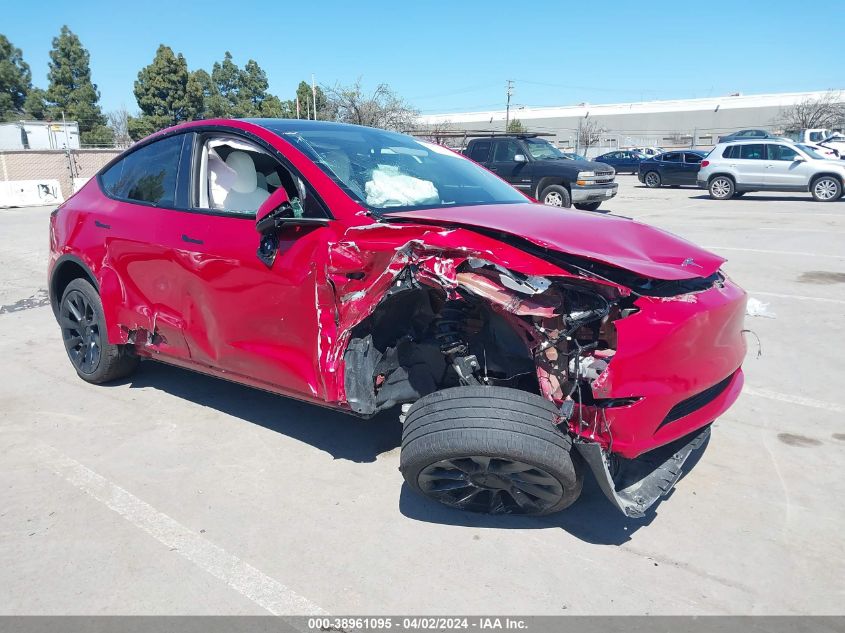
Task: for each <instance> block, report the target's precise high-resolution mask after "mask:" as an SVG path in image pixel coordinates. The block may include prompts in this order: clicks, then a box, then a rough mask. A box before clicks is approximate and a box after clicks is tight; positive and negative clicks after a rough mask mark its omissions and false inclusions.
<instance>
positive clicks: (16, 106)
mask: <svg viewBox="0 0 845 633" xmlns="http://www.w3.org/2000/svg"><path fill="white" fill-rule="evenodd" d="M31 89H32V73H31V72H30V70H29V65H28V64H27V63H26V62H25V61H24V60H23V54H22V53H21V49H19V48H15V46H14V45H13V44H12V43H11V42H10V41H9V40H8V39H7V38H6V36H5V35H3V34H0V121H11V120H14V119H18V118H20V117H21V115H22V114H23V112H24V110H25V103H26V97H27V94H28V93H29V91H30V90H31Z"/></svg>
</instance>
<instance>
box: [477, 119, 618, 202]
mask: <svg viewBox="0 0 845 633" xmlns="http://www.w3.org/2000/svg"><path fill="white" fill-rule="evenodd" d="M464 154H465V155H466V156H467V157H469V158H471V159H472V160H474V161H475V162H477V163H480V164H481V165H483V166H484V167H486V168H487V169H489V170H490V171H492V172H494V173H495V174H497V175H498V176H499V177H500V178H503V179H504V180H506V181H508V182H509V183H510V184H511V185H513V186H514V187H516V188H517V189H519V190H520V191H522V192H523V193H526V194H528V195H529V196H531V197H532V198H535V199H536V200H539V201H540V202H542V203H544V204H548V205H552V206H556V207H569V206H572V205H573V204H574V205H575V208H576V209H583V210H585V211H595V210H596V209H598V208H599V205H600V204H601V203H602V201H604V200H610V199H611V198H612V197H613V196H615V195H616V191H617V189H618V188H619V185H618V184H617V183H616V182H614V180H615V178H616V172H615V171H614V170H613V168H612V167H610V166H609V165H605V164H603V163H594V162H591V161H585V160H572V159H570V158H568V157H567V156H566V155H565V154H564V153H563V152H562V151H560V150H559V149H558V148H557V147H555V146H554V145H552V144H551V143H549V142H548V141H546V140H544V139H541V138H538V135H536V134H513V135H501V136H491V137H482V138H473V139H470V140H469V142H468V143H467V148H466V150H464Z"/></svg>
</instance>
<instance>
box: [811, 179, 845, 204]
mask: <svg viewBox="0 0 845 633" xmlns="http://www.w3.org/2000/svg"><path fill="white" fill-rule="evenodd" d="M810 194H812V196H813V200H815V201H816V202H833V201H834V200H839V198H841V197H842V183H841V182H839V180H838V179H837V178H836V177H834V176H819V177H818V178H816V179H815V180H814V181H813V182H812V183H810Z"/></svg>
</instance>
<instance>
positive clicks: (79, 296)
mask: <svg viewBox="0 0 845 633" xmlns="http://www.w3.org/2000/svg"><path fill="white" fill-rule="evenodd" d="M59 326H60V327H61V330H62V340H63V341H64V344H65V351H66V352H67V355H68V358H69V359H70V362H71V364H72V365H73V368H74V369H75V370H76V373H77V374H78V375H79V377H80V378H82V380H85V381H87V382H91V383H95V384H100V383H104V382H109V381H112V380H117V379H119V378H125V377H126V376H128V375H129V374H131V373H132V372H133V371H135V368H136V367H137V366H138V357H137V356H134V355H133V354H132V353H131V352H130V351H129V348H128V347H127V346H125V345H112V344H111V343H109V342H108V337H107V335H106V318H105V316H104V314H103V303H102V301H100V295H99V294H97V291H96V290H95V288H94V286H92V285H91V284H90V283H89V282H88V281H86V280H84V279H74V280H72V281H71V282H70V283H69V284H68V285H67V287H66V288H65V291H64V292H63V293H62V300H61V303H60V304H59Z"/></svg>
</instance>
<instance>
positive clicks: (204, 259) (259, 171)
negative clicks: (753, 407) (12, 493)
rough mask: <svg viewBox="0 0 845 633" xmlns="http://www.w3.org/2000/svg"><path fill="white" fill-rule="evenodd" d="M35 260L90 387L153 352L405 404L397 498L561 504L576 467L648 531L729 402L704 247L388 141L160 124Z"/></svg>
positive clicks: (735, 358) (309, 130)
mask: <svg viewBox="0 0 845 633" xmlns="http://www.w3.org/2000/svg"><path fill="white" fill-rule="evenodd" d="M50 244H51V258H50V266H49V289H50V296H51V300H52V305H53V308H54V311H55V314H56V317H57V319H58V321H59V324H60V327H61V331H62V337H63V340H64V344H65V347H66V349H67V352H68V356H69V358H70V360H71V362H72V363H73V366H74V367H75V369H76V371H77V373H78V374H79V376H80V377H82V378H83V379H84V380H87V381H89V382H94V383H102V382H106V381H109V380H115V379H118V378H123V377H125V376H127V375H129V374H130V373H131V372H132V371H133V370H134V369H135V367H136V366H137V364H138V361H139V359H155V360H160V361H164V362H167V363H172V364H175V365H179V366H182V367H186V368H189V369H193V370H196V371H200V372H204V373H208V374H211V375H214V376H218V377H221V378H226V379H228V380H234V381H237V382H240V383H243V384H247V385H251V386H254V387H259V388H261V389H266V390H270V391H273V392H276V393H279V394H282V395H285V396H290V397H293V398H298V399H300V400H305V401H308V402H313V403H317V404H321V405H328V406H330V407H333V408H336V409H339V410H342V411H346V412H348V413H351V414H355V415H357V416H361V417H369V416H373V415H374V414H376V413H378V412H380V411H384V410H387V409H392V408H394V407H395V408H396V409H397V413H398V414H399V415H400V416H401V419H402V421H403V424H404V430H403V439H402V452H401V458H400V464H401V466H400V468H401V471H402V474H403V475H404V477H405V480H406V481H407V483H408V485H409V486H410V487H411V488H412V489H414V490H416V491H418V492H420V493H422V494H424V495H427V496H428V497H431V498H433V499H436V500H437V501H440V502H442V503H445V504H447V505H450V506H455V507H458V508H463V509H466V510H473V511H481V512H490V513H522V514H547V513H550V512H555V511H558V510H561V509H563V508H565V507H567V506H568V505H570V504H571V503H573V502H574V501H575V499H576V498H577V497H578V495H579V494H580V492H581V487H582V482H583V476H584V472H585V471H586V470H587V469H589V470H591V471H592V472H593V474H594V475H595V476H596V477H597V479H598V482H599V484H600V486H601V488H602V490H603V491H604V493H605V494H606V495H607V497H608V498H609V499H610V500H611V502H613V503H614V504H615V505H616V506H617V507H618V508H619V509H620V510H621V511H623V512H624V513H625V514H627V515H628V516H632V517H641V516H643V515H644V513H645V512H646V511H647V510H648V508H649V507H650V506H651V505H652V504H653V503H654V502H655V501H656V500H657V499H658V498H659V497H660V496H662V495H664V494H665V493H666V492H668V491H669V490H670V489H671V488H672V486H673V485H674V483H675V482H676V480H677V479H678V477H679V476H680V474H681V466H682V465H683V463H684V461H685V460H686V459H687V457H688V456H689V455H690V453H691V452H692V451H693V450H695V449H696V448H698V447H700V446H701V445H702V444H703V442H704V441H705V440H706V439H707V437H708V435H709V427H710V424H711V422H713V420H714V419H715V418H717V417H718V416H719V415H721V414H722V413H723V412H724V411H725V410H726V409H727V408H728V407H729V406H730V405H731V404H732V403H733V402H734V400H736V398H737V396H738V395H739V392H740V389H741V388H742V382H743V376H742V370H741V368H740V365H741V363H742V360H743V357H744V354H745V343H744V340H743V335H742V329H743V315H744V312H745V299H746V298H745V293H744V292H743V291H742V290H741V289H740V288H739V287H738V286H736V285H735V284H734V283H732V282H731V281H730V280H729V279H728V278H726V276H725V275H724V273H722V272H721V271H720V266H721V264H722V263H723V260H722V259H721V258H720V257H718V256H716V255H714V254H712V253H709V252H707V251H705V250H702V249H701V248H699V247H697V246H694V245H693V244H690V243H689V242H686V241H684V240H682V239H679V238H678V237H675V236H673V235H670V234H668V233H665V232H663V231H660V230H658V229H656V228H653V227H650V226H647V225H644V224H640V223H638V222H635V221H633V220H630V219H627V218H623V217H611V216H600V215H596V214H593V213H588V212H579V211H572V210H567V209H558V208H552V207H546V206H542V205H540V204H537V203H536V202H534V201H533V200H530V199H528V198H526V197H525V196H524V195H523V194H521V193H520V192H518V191H517V190H515V189H513V188H511V187H510V186H509V185H507V184H506V183H505V182H504V181H502V180H500V179H499V178H497V177H496V176H495V175H493V174H491V173H490V172H488V171H486V170H484V169H483V168H481V167H480V166H478V165H476V164H475V163H473V162H472V161H470V160H468V159H466V158H464V157H462V156H460V155H458V154H456V153H454V152H451V151H450V150H448V149H445V148H442V147H439V146H437V145H433V144H429V143H425V142H421V141H419V140H416V139H413V138H411V137H408V136H404V135H401V134H394V133H389V132H385V131H381V130H375V129H370V128H364V127H357V126H350V125H341V124H334V123H325V122H316V121H302V120H274V119H266V120H241V121H233V120H211V121H199V122H193V123H188V124H184V125H180V126H177V127H174V128H171V129H168V130H164V131H162V132H159V133H157V134H155V135H153V136H151V137H149V138H147V139H145V140H144V141H142V142H140V143H138V144H136V145H134V146H133V147H132V148H130V149H129V150H127V151H126V152H124V153H123V154H122V155H120V156H118V157H117V158H116V159H114V160H113V161H112V162H111V163H109V164H108V165H107V166H106V167H104V168H103V169H102V170H101V171H100V173H99V174H98V175H97V176H96V178H93V179H92V180H91V181H90V182H88V183H87V184H86V185H85V186H84V187H83V188H82V189H81V190H80V191H79V192H78V193H77V194H76V195H74V196H73V197H72V198H70V199H69V200H68V201H67V202H65V203H64V204H62V205H61V206H60V207H59V208H58V209H56V211H55V212H54V213H53V214H52V217H51V222H50Z"/></svg>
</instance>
